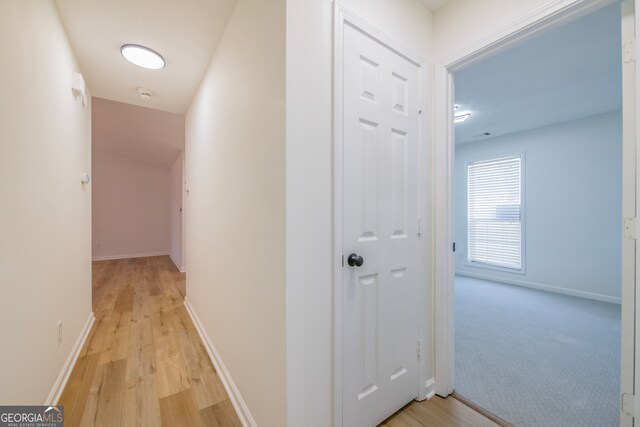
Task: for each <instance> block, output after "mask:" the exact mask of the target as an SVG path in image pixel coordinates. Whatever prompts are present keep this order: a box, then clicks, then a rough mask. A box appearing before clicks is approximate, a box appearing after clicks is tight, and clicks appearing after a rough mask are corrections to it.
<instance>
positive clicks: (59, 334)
mask: <svg viewBox="0 0 640 427" xmlns="http://www.w3.org/2000/svg"><path fill="white" fill-rule="evenodd" d="M61 343H62V319H60V320H58V345H60V344H61Z"/></svg>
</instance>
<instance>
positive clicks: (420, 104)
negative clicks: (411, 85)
mask: <svg viewBox="0 0 640 427" xmlns="http://www.w3.org/2000/svg"><path fill="white" fill-rule="evenodd" d="M418 114H422V98H421V97H418Z"/></svg>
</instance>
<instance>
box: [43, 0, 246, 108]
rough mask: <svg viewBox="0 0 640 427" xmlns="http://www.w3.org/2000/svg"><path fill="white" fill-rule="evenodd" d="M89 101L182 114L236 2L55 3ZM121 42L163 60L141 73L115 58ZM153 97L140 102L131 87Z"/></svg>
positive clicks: (128, 0)
mask: <svg viewBox="0 0 640 427" xmlns="http://www.w3.org/2000/svg"><path fill="white" fill-rule="evenodd" d="M55 3H56V5H57V7H58V11H59V12H60V16H61V17H62V21H63V22H64V25H65V27H66V29H67V33H68V35H69V38H70V40H71V44H72V46H73V49H74V51H75V53H76V56H77V57H78V60H79V62H80V66H81V68H82V71H83V75H84V78H85V81H86V83H87V86H88V87H89V89H90V91H91V94H92V95H93V96H96V97H99V98H104V99H111V100H115V101H120V102H126V103H129V104H135V105H140V106H145V107H150V108H154V109H158V110H163V111H170V112H173V113H178V114H184V113H185V111H186V109H187V108H188V106H189V103H190V102H191V98H192V97H193V95H194V93H195V91H196V89H197V86H198V84H199V83H200V80H201V78H202V75H203V73H204V70H205V69H206V67H207V65H208V64H209V61H210V60H211V57H212V55H213V51H214V50H215V48H216V46H217V45H218V41H219V40H220V37H221V35H222V33H223V31H224V28H225V26H226V23H227V21H228V19H229V17H230V16H231V13H232V12H233V8H234V6H235V3H236V0H135V1H132V0H55ZM126 43H133V44H140V45H144V46H147V47H149V48H151V49H153V50H155V51H157V52H158V53H160V54H161V55H162V56H163V57H164V58H165V60H166V66H165V68H163V69H162V70H146V69H143V68H140V67H137V66H135V65H133V64H131V63H129V62H127V61H126V60H125V59H124V58H123V57H122V55H120V46H122V45H123V44H126ZM139 86H141V87H144V88H147V89H150V90H152V91H153V92H155V96H154V97H153V98H152V99H150V100H148V101H144V100H143V99H141V98H140V94H139V93H138V92H137V90H136V88H137V87H139Z"/></svg>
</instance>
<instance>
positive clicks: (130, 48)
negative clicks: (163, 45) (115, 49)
mask: <svg viewBox="0 0 640 427" xmlns="http://www.w3.org/2000/svg"><path fill="white" fill-rule="evenodd" d="M120 53H121V54H122V56H124V57H125V59H126V60H127V61H129V62H131V63H132V64H136V65H137V66H138V67H142V68H148V69H150V70H159V69H161V68H164V58H163V57H162V56H161V55H160V54H159V53H158V52H156V51H154V50H152V49H149V48H148V47H144V46H140V45H137V44H124V45H122V47H120Z"/></svg>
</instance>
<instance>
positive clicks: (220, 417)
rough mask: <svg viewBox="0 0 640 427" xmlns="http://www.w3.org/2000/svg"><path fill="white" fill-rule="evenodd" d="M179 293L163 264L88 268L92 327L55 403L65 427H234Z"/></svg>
mask: <svg viewBox="0 0 640 427" xmlns="http://www.w3.org/2000/svg"><path fill="white" fill-rule="evenodd" d="M184 290H185V276H184V274H182V273H180V272H178V270H177V269H176V267H175V266H174V265H173V263H172V262H171V260H170V259H169V257H153V258H137V259H129V260H115V261H99V262H94V263H93V310H94V314H95V316H96V320H95V323H94V325H93V328H92V329H91V332H90V335H89V337H88V338H87V342H86V343H85V345H84V348H83V349H82V352H81V354H80V357H79V359H78V362H77V363H76V366H75V367H74V369H73V372H72V373H71V377H70V378H69V382H68V383H67V386H66V388H65V390H64V392H63V394H62V397H61V399H60V402H59V404H60V405H64V412H65V421H66V423H65V425H66V426H69V427H71V426H172V427H174V426H224V427H226V426H230V427H235V426H238V427H239V426H241V425H240V422H239V421H238V419H237V417H236V414H235V412H234V410H233V406H232V405H231V402H230V401H229V398H228V396H227V394H226V392H225V390H224V387H223V386H222V383H221V382H220V379H219V378H218V375H217V374H216V371H215V369H214V367H213V365H212V364H211V361H210V360H209V357H208V355H207V352H206V350H205V349H204V347H203V345H202V342H201V341H200V337H199V336H198V332H197V331H196V329H195V327H194V325H193V323H192V322H191V319H190V317H189V315H188V313H187V311H186V310H185V308H184V305H183V300H184V294H185V291H184Z"/></svg>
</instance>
